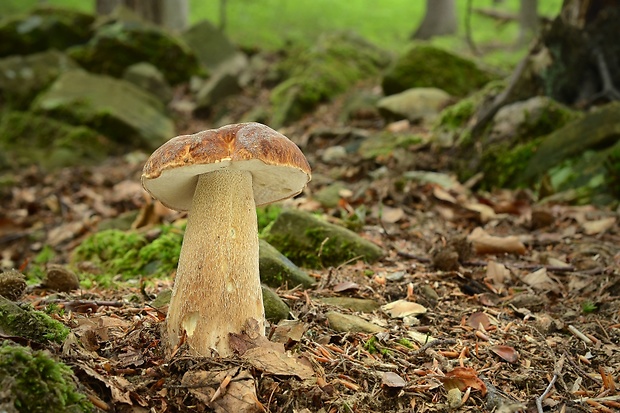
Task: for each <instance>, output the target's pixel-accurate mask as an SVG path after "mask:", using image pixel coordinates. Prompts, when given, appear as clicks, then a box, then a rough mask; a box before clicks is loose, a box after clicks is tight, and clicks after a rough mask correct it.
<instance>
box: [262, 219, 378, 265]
mask: <svg viewBox="0 0 620 413" xmlns="http://www.w3.org/2000/svg"><path fill="white" fill-rule="evenodd" d="M264 238H265V239H266V240H267V241H268V242H269V243H270V244H272V245H273V246H274V247H276V248H277V249H278V250H280V251H281V252H282V253H283V254H284V255H286V256H287V257H288V258H290V259H291V260H292V261H293V262H294V263H296V264H298V265H300V266H302V267H309V268H321V267H324V266H338V265H340V264H343V263H345V262H347V261H351V260H355V259H364V260H365V261H367V262H374V261H376V260H378V259H379V258H381V257H382V256H383V255H384V253H383V250H382V249H381V248H380V247H378V246H377V245H376V244H373V243H372V242H370V241H368V240H366V239H364V238H362V237H360V236H359V235H357V234H356V233H355V232H353V231H350V230H348V229H346V228H342V227H340V226H338V225H334V224H331V223H328V222H325V221H323V220H321V219H319V218H317V217H316V216H314V215H312V214H310V213H308V212H304V211H298V210H284V211H282V213H281V214H280V215H279V216H278V218H277V219H276V220H275V221H274V222H273V224H272V225H271V226H270V227H269V228H268V229H267V230H266V231H265V233H264Z"/></svg>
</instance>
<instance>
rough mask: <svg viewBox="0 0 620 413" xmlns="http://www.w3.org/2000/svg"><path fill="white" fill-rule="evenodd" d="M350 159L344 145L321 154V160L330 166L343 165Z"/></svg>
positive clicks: (328, 149)
mask: <svg viewBox="0 0 620 413" xmlns="http://www.w3.org/2000/svg"><path fill="white" fill-rule="evenodd" d="M348 157H349V154H348V152H347V148H345V147H344V146H342V145H333V146H330V147H328V148H325V150H324V151H323V152H322V153H321V160H322V161H323V162H325V163H329V164H341V163H342V162H343V161H345V160H346V158H348Z"/></svg>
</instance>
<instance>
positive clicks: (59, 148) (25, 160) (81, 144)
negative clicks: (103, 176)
mask: <svg viewBox="0 0 620 413" xmlns="http://www.w3.org/2000/svg"><path fill="white" fill-rule="evenodd" d="M0 149H1V150H3V151H6V152H7V153H9V154H10V157H9V158H8V162H9V164H10V165H11V167H13V168H15V167H18V166H23V165H31V164H38V165H41V166H44V167H47V168H55V167H62V166H70V165H83V164H88V163H95V162H99V161H101V160H102V159H103V158H104V157H105V156H106V155H107V154H109V153H110V146H109V145H108V141H107V140H106V139H105V138H104V137H103V136H101V134H99V133H97V132H95V131H94V130H92V129H89V128H87V127H85V126H73V125H69V124H66V123H63V122H61V121H58V120H56V119H52V118H49V117H47V116H39V115H34V114H31V113H26V112H17V111H9V112H3V113H2V115H1V116H0Z"/></svg>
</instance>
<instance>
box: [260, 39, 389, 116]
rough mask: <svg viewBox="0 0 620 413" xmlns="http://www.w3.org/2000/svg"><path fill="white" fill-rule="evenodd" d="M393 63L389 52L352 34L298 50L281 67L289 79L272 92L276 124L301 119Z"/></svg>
mask: <svg viewBox="0 0 620 413" xmlns="http://www.w3.org/2000/svg"><path fill="white" fill-rule="evenodd" d="M389 60H390V58H389V56H388V54H387V53H386V52H384V51H383V50H381V49H379V48H377V47H376V46H374V45H372V44H370V43H368V42H367V41H366V40H364V39H363V38H361V37H359V36H357V35H355V34H354V33H350V32H346V33H336V34H334V33H331V34H327V35H324V36H321V37H320V38H319V39H318V40H317V42H316V44H315V45H314V46H312V48H310V50H308V49H307V48H300V49H297V50H296V51H294V52H293V53H292V54H291V55H290V56H289V57H288V58H287V59H286V61H285V62H284V63H283V64H282V66H281V70H282V72H283V73H282V74H283V77H285V78H286V80H284V81H283V82H282V83H280V84H279V85H278V86H276V88H275V89H274V90H273V91H272V93H271V103H272V106H273V116H272V124H274V125H276V126H281V125H284V124H287V123H290V122H292V121H294V120H296V119H299V118H300V117H301V116H302V115H303V114H304V113H307V112H309V111H311V110H313V109H314V108H316V106H317V105H318V104H319V103H321V102H324V101H327V100H330V99H332V98H333V97H335V96H337V95H338V94H340V93H342V92H344V91H346V90H347V89H348V88H349V87H351V86H352V85H354V84H355V83H356V82H358V81H359V80H361V79H364V78H368V77H370V76H374V75H377V74H378V73H379V71H380V70H381V69H382V68H384V67H385V66H386V65H387V64H388V63H389Z"/></svg>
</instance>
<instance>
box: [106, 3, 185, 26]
mask: <svg viewBox="0 0 620 413" xmlns="http://www.w3.org/2000/svg"><path fill="white" fill-rule="evenodd" d="M119 5H123V6H125V7H127V8H129V9H131V10H132V11H133V12H134V13H136V14H137V15H138V16H140V17H142V18H143V19H144V20H146V21H148V22H151V23H155V24H157V25H158V26H163V27H165V28H167V29H169V30H173V31H181V30H183V29H185V27H187V16H188V14H189V5H188V0H97V2H96V5H95V10H96V12H97V14H98V15H107V14H110V13H112V11H113V10H114V8H115V7H117V6H119Z"/></svg>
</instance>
